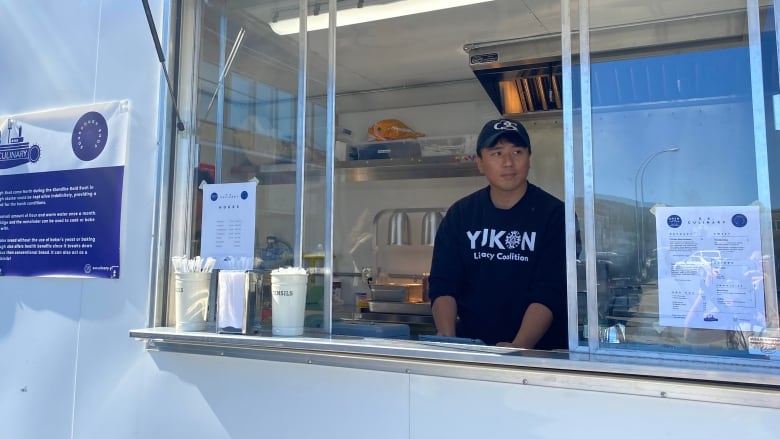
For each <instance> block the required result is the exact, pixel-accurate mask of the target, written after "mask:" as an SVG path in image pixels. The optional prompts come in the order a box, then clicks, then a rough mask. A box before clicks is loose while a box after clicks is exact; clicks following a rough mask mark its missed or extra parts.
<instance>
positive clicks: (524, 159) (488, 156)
mask: <svg viewBox="0 0 780 439" xmlns="http://www.w3.org/2000/svg"><path fill="white" fill-rule="evenodd" d="M477 167H478V168H479V172H481V173H482V174H484V175H485V177H486V178H487V180H488V182H489V183H490V187H491V188H492V189H493V190H497V191H500V192H515V191H519V190H525V185H526V181H527V179H528V170H529V169H531V152H530V150H529V149H528V148H526V147H524V146H516V145H515V144H513V143H512V142H510V141H508V140H506V139H504V138H501V139H499V140H498V142H496V144H495V146H493V147H492V148H483V149H482V150H481V151H480V154H479V155H478V156H477Z"/></svg>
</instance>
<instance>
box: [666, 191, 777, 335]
mask: <svg viewBox="0 0 780 439" xmlns="http://www.w3.org/2000/svg"><path fill="white" fill-rule="evenodd" d="M655 216H656V231H657V236H658V238H657V239H658V301H659V304H658V305H659V324H660V325H662V326H676V327H687V328H703V329H721V330H730V329H732V330H733V329H741V330H749V331H756V330H759V331H760V330H761V329H763V328H764V326H765V321H766V319H765V304H764V271H763V270H764V267H763V263H762V262H763V258H762V254H761V233H760V228H759V210H758V207H757V206H736V207H730V206H714V207H706V206H705V207H699V206H697V207H658V208H656V215H655Z"/></svg>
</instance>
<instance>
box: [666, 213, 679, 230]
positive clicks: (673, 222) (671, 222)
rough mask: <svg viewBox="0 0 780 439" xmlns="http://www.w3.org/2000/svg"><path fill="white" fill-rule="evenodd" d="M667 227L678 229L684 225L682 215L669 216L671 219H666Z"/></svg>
mask: <svg viewBox="0 0 780 439" xmlns="http://www.w3.org/2000/svg"><path fill="white" fill-rule="evenodd" d="M666 225H668V226H669V227H671V228H673V229H676V228H678V227H680V226H681V225H682V218H680V215H669V217H668V218H666Z"/></svg>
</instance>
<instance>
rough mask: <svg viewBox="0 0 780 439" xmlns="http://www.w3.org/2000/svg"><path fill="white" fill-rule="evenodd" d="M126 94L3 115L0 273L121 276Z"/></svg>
mask: <svg viewBox="0 0 780 439" xmlns="http://www.w3.org/2000/svg"><path fill="white" fill-rule="evenodd" d="M129 115H130V108H129V103H128V102H127V101H116V102H108V103H101V104H92V105H87V106H82V107H71V108H65V109H58V110H51V111H42V112H37V113H28V114H18V115H9V116H3V117H2V118H0V276H30V277H32V276H35V277H41V276H53V277H86V278H111V279H117V278H119V272H120V264H119V233H120V218H121V211H122V184H123V178H124V165H125V154H126V144H127V136H128V122H129Z"/></svg>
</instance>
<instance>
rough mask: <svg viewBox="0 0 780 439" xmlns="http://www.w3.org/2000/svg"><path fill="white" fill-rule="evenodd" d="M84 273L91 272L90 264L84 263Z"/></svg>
mask: <svg viewBox="0 0 780 439" xmlns="http://www.w3.org/2000/svg"><path fill="white" fill-rule="evenodd" d="M84 273H87V274H89V273H92V265H90V264H86V265H84Z"/></svg>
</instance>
